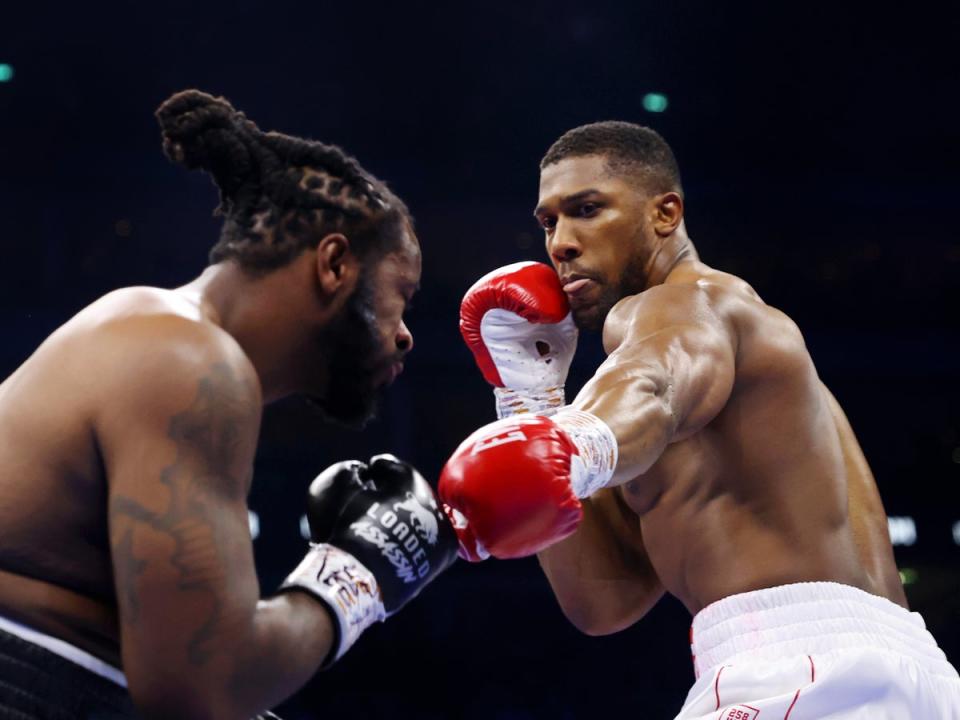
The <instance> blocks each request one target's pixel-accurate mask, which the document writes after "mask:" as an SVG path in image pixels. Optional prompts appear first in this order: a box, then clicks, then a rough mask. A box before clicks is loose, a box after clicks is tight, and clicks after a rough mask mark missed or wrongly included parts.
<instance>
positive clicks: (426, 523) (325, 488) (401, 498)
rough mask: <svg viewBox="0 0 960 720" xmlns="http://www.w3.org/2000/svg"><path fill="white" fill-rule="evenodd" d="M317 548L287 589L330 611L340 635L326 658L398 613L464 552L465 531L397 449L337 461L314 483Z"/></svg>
mask: <svg viewBox="0 0 960 720" xmlns="http://www.w3.org/2000/svg"><path fill="white" fill-rule="evenodd" d="M307 521H308V523H309V525H310V540H311V547H310V551H309V552H308V553H307V556H306V557H305V558H304V559H303V562H301V563H300V565H299V566H297V569H296V570H294V571H293V572H292V573H291V574H290V575H289V577H287V579H286V580H285V581H284V583H283V585H281V588H280V589H281V590H292V589H299V590H305V591H307V592H308V593H310V594H311V595H313V596H314V597H316V598H317V599H319V600H320V601H321V602H323V603H324V604H325V605H326V606H327V607H328V608H329V610H330V612H331V615H332V616H333V618H334V621H335V622H334V626H335V627H336V630H337V635H338V637H337V639H336V641H335V643H334V647H333V649H332V650H331V652H330V656H329V658H328V660H327V662H325V663H324V664H325V665H329V664H330V663H331V662H333V661H335V660H337V659H338V658H340V657H341V656H342V655H343V654H344V653H345V652H346V651H347V650H348V649H349V648H350V646H351V645H353V643H354V642H355V641H356V640H357V638H358V637H360V634H361V633H362V632H363V631H364V630H366V629H367V628H368V627H370V625H372V624H373V623H374V622H377V621H383V620H385V619H386V618H388V617H390V616H391V615H393V614H394V613H395V612H397V611H398V610H399V609H400V608H401V607H403V606H404V605H405V604H406V603H407V602H409V601H410V600H411V599H413V598H414V597H415V596H416V595H417V593H419V592H420V591H421V590H422V589H423V588H424V587H425V586H426V585H427V583H429V582H430V581H431V580H433V578H435V577H436V576H437V575H439V574H440V573H441V572H443V570H445V569H446V568H447V567H449V566H450V565H451V564H452V563H453V561H454V560H455V559H456V558H457V536H456V533H455V532H454V530H453V527H452V526H451V525H450V521H449V520H448V519H447V516H446V514H445V513H444V512H443V511H442V510H441V509H440V507H439V504H438V503H437V500H436V497H435V495H434V493H433V490H432V488H431V487H430V485H429V484H428V483H427V481H426V480H424V479H423V477H422V476H421V475H420V473H418V472H417V471H416V470H414V469H413V467H412V466H410V465H408V464H407V463H405V462H402V461H400V460H398V459H397V458H395V457H394V456H393V455H377V456H375V457H373V458H371V459H370V463H369V465H368V464H366V463H363V462H360V461H359V460H347V461H345V462H340V463H337V464H335V465H331V466H330V467H329V468H327V469H326V470H324V471H323V472H322V473H320V475H318V476H317V478H316V479H315V480H314V481H313V482H312V483H311V484H310V490H309V495H308V498H307Z"/></svg>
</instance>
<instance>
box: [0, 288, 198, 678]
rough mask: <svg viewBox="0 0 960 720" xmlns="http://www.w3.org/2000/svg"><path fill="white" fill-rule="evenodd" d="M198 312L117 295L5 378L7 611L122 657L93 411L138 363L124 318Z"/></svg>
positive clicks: (0, 498) (165, 295) (2, 492)
mask: <svg viewBox="0 0 960 720" xmlns="http://www.w3.org/2000/svg"><path fill="white" fill-rule="evenodd" d="M193 314H194V315H196V309H195V306H193ZM190 315H191V304H190V303H187V302H185V301H184V300H183V299H182V298H181V297H179V296H178V295H177V294H175V293H173V292H171V291H163V290H156V289H152V288H130V289H126V290H121V291H117V292H115V293H111V294H110V295H107V296H105V297H104V298H102V299H100V300H99V301H97V302H96V303H94V304H93V305H91V306H89V307H87V308H86V309H84V310H83V311H81V312H80V313H79V314H78V315H76V316H75V317H74V318H72V319H71V320H70V321H68V322H67V323H66V324H64V325H63V326H62V327H60V328H59V329H58V330H57V331H55V332H54V333H53V334H52V335H51V336H50V337H49V338H47V340H46V341H45V342H44V343H43V344H42V345H41V346H40V347H39V348H38V349H37V350H36V352H34V354H33V355H32V356H31V357H30V358H29V359H28V360H27V361H26V362H24V363H23V365H21V366H20V367H19V368H18V369H17V370H16V371H15V372H14V373H13V374H12V375H11V376H10V377H9V378H7V379H6V380H5V381H4V382H3V383H2V384H0V615H3V616H7V617H10V618H11V619H15V620H18V621H20V622H23V623H26V624H28V625H30V626H33V627H35V628H36V629H38V630H41V631H43V632H47V633H49V634H52V635H55V636H57V637H61V638H63V639H65V640H68V641H69V642H72V643H73V644H75V645H78V646H80V647H82V648H84V649H86V650H88V651H90V652H92V653H94V654H96V655H99V656H101V657H104V658H105V659H107V660H110V661H112V662H114V663H117V662H118V657H117V655H116V653H117V650H118V647H117V646H118V639H117V638H118V631H117V627H116V602H115V599H114V587H113V572H112V568H111V561H110V551H109V540H108V532H107V483H106V477H105V474H104V468H103V460H102V458H101V456H100V453H99V450H98V446H97V439H96V435H95V430H94V418H95V416H96V415H97V414H98V413H102V412H104V411H107V412H109V402H110V397H111V393H112V392H119V391H122V388H119V387H114V381H113V378H114V377H115V376H116V374H117V373H115V372H114V371H116V370H117V369H118V368H119V366H120V365H121V364H123V363H124V362H126V361H127V360H125V358H124V357H123V354H122V353H119V352H117V351H116V348H115V347H114V344H113V342H112V340H113V339H114V338H116V337H117V336H118V334H123V333H124V332H126V331H125V330H124V328H123V326H124V325H128V326H132V325H141V326H143V325H149V324H156V323H158V322H162V321H163V318H164V317H175V318H181V319H182V318H184V317H187V318H189V316H190ZM193 319H196V318H193ZM164 341H165V338H164V337H163V335H161V334H157V336H156V337H155V342H157V343H161V342H164Z"/></svg>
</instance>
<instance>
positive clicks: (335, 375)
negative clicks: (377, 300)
mask: <svg viewBox="0 0 960 720" xmlns="http://www.w3.org/2000/svg"><path fill="white" fill-rule="evenodd" d="M378 338H379V332H378V329H377V322H376V312H375V310H374V307H373V288H372V285H371V283H370V282H369V280H368V279H367V278H366V277H365V276H361V277H360V279H359V281H358V283H357V287H356V289H355V290H354V291H353V294H352V295H351V296H350V297H349V298H348V299H347V302H346V304H345V305H344V308H343V310H342V311H341V312H340V314H339V315H338V316H337V318H336V319H335V320H334V321H333V322H331V323H330V324H329V325H327V326H326V327H325V328H324V329H323V330H322V332H321V334H320V338H319V341H320V343H321V344H322V345H323V347H324V348H325V351H326V355H327V358H328V360H327V371H328V381H327V390H326V393H324V395H323V397H316V396H314V397H311V398H309V400H310V402H311V404H312V405H313V406H314V407H316V408H317V409H318V410H320V412H321V414H323V416H324V417H325V418H326V419H328V420H330V421H332V422H334V423H336V424H338V425H343V426H345V427H348V428H351V429H354V430H359V429H361V428H363V427H364V426H365V425H366V424H367V423H368V422H370V420H372V419H373V418H374V417H376V411H377V404H378V400H379V397H380V388H378V387H377V376H378V374H379V372H380V371H381V370H382V368H383V363H377V362H376V359H377V358H378V357H379V355H380V354H381V352H382V350H381V347H380V343H379V341H378Z"/></svg>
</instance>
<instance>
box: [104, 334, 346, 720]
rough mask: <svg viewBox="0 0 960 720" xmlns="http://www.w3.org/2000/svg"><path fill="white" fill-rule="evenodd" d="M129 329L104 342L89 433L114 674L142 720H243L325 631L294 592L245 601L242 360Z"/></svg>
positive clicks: (249, 409)
mask: <svg viewBox="0 0 960 720" xmlns="http://www.w3.org/2000/svg"><path fill="white" fill-rule="evenodd" d="M170 323H172V325H173V327H170V326H169V325H170ZM149 329H150V328H148V330H149ZM141 332H142V330H141V329H136V330H133V331H130V332H127V333H123V334H122V337H121V338H120V339H119V340H118V341H117V348H116V349H117V350H118V351H120V352H118V353H117V355H118V356H119V357H122V358H123V360H122V361H121V362H122V363H123V365H122V367H118V368H117V371H116V377H115V378H114V379H112V380H111V385H112V389H113V391H114V392H113V394H112V397H111V400H110V404H109V405H108V406H106V407H105V408H104V410H103V412H102V413H101V416H100V417H99V418H98V419H97V420H96V428H95V431H96V434H97V439H98V442H99V444H100V447H101V449H102V452H103V457H104V463H105V465H106V471H107V477H108V483H109V517H110V520H109V522H110V542H111V552H112V559H113V566H114V575H115V586H116V594H117V601H118V606H119V611H120V621H121V622H120V630H121V639H122V654H123V667H124V671H125V672H126V674H127V679H128V682H129V686H130V691H131V694H132V696H133V698H134V701H135V702H136V704H137V706H138V708H139V710H140V712H141V713H142V714H143V715H144V717H155V718H161V717H164V718H165V717H180V718H193V717H197V718H200V717H203V718H240V717H249V716H251V715H253V714H255V713H256V712H259V711H260V710H263V709H265V708H267V707H270V706H272V705H274V704H276V703H277V702H279V701H280V700H282V699H283V698H284V697H286V696H287V695H289V694H290V693H292V692H293V691H295V690H296V689H297V688H298V687H299V686H300V685H301V684H302V683H304V682H305V681H306V680H307V679H309V677H310V676H311V675H312V674H313V673H314V671H315V670H316V668H317V667H318V666H319V664H320V663H321V662H322V661H323V658H324V657H325V656H326V654H327V652H328V651H329V649H330V646H331V644H332V626H331V624H330V619H329V616H328V614H327V612H326V610H324V609H323V608H322V607H321V606H320V605H319V604H318V603H316V602H315V601H313V600H312V599H311V598H309V597H307V596H305V595H301V594H299V593H292V594H289V595H285V596H283V597H279V598H276V599H273V600H268V601H259V587H258V584H257V578H256V574H255V570H254V564H253V552H252V544H251V541H250V535H249V529H248V524H247V522H248V521H247V505H246V496H247V491H248V489H249V483H250V479H251V474H252V461H253V455H254V450H255V447H256V441H257V433H258V429H259V418H260V406H261V400H260V394H259V386H258V384H257V380H256V377H255V374H254V372H253V369H252V367H251V366H250V365H249V362H248V361H247V360H246V358H245V357H244V356H243V355H242V353H241V352H240V350H239V348H237V347H236V346H235V345H233V344H232V341H229V340H228V339H226V338H225V337H220V336H218V335H217V333H218V332H219V331H215V330H213V329H204V328H199V329H198V328H195V327H190V326H188V325H187V324H186V321H179V320H177V321H170V322H169V323H168V325H167V326H164V327H156V328H152V334H153V337H152V339H150V338H143V337H140V336H139V334H140V333H141ZM158 337H159V338H163V341H162V342H163V344H162V345H160V342H158V340H157V338H158ZM141 347H145V348H146V350H143V351H142V350H141V349H140V348H141Z"/></svg>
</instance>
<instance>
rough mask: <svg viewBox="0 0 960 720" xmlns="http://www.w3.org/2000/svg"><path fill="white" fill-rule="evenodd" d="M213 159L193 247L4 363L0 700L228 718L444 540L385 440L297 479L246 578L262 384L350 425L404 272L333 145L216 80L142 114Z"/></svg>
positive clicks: (359, 181)
mask: <svg viewBox="0 0 960 720" xmlns="http://www.w3.org/2000/svg"><path fill="white" fill-rule="evenodd" d="M157 118H158V120H159V122H160V126H161V131H162V135H163V146H164V150H165V151H166V153H167V155H168V157H169V158H170V159H171V160H173V161H174V162H176V163H178V164H180V165H183V166H184V167H186V168H189V169H199V170H202V171H204V172H207V173H209V175H210V176H211V177H212V178H213V180H214V183H215V184H216V186H217V188H218V190H219V192H220V205H219V208H218V212H219V213H220V214H222V216H223V228H222V231H221V235H220V239H219V241H218V242H217V243H216V244H215V245H214V247H213V249H212V251H211V253H210V263H211V264H210V266H209V267H208V268H206V270H204V272H203V273H202V274H201V275H200V276H199V277H198V278H196V279H195V280H193V281H192V282H189V283H188V284H186V285H184V286H182V287H179V288H176V289H173V290H165V289H159V288H147V287H136V288H125V289H121V290H117V291H115V292H112V293H110V294H108V295H106V296H104V297H102V298H100V299H99V300H97V301H96V302H94V303H93V304H92V305H90V306H89V307H87V308H85V309H83V310H81V311H80V312H79V313H78V314H77V315H76V316H75V317H73V318H72V319H70V320H69V321H67V322H66V323H65V324H64V325H63V326H62V327H60V328H59V329H58V330H57V331H55V332H54V333H53V334H52V335H51V336H50V337H49V338H48V339H47V341H46V342H44V343H43V344H42V345H41V346H40V348H38V350H37V351H36V352H35V353H34V354H33V355H32V356H31V357H30V358H29V359H27V360H26V361H25V362H24V363H23V365H21V366H20V368H18V369H17V370H16V371H15V372H14V374H13V375H12V376H11V377H10V378H8V379H7V380H6V381H5V382H3V384H2V385H0V668H2V671H3V679H4V682H3V683H0V715H3V716H4V717H7V716H10V717H17V718H68V717H69V718H73V717H76V718H93V717H96V718H100V719H108V718H127V717H133V716H134V715H136V716H138V717H145V718H173V717H176V718H249V717H251V716H252V715H254V714H256V713H259V712H263V711H264V710H266V709H267V708H269V707H271V706H273V705H275V704H276V703H278V702H280V701H281V700H283V699H284V698H286V697H287V696H289V695H290V694H291V693H293V692H294V691H295V690H296V689H297V688H299V687H300V686H301V685H302V684H303V683H304V682H306V681H307V680H308V679H309V678H310V677H311V676H312V675H313V674H314V673H315V672H316V670H317V669H318V668H319V667H321V666H324V665H326V664H329V663H331V662H333V661H335V660H336V659H337V658H339V657H340V656H341V655H342V654H343V653H344V652H346V650H347V649H348V648H349V647H350V646H351V644H352V643H353V642H354V641H356V639H357V638H358V637H359V635H360V634H361V633H362V632H363V631H364V630H365V629H366V628H367V627H369V626H370V625H371V624H372V623H374V622H376V621H381V620H384V619H385V618H386V617H388V616H390V615H391V614H393V613H394V612H396V611H397V610H399V609H400V607H402V606H403V605H404V604H405V603H406V602H408V601H409V600H410V599H412V598H413V597H414V596H415V595H416V594H417V593H418V592H419V591H420V590H421V589H422V588H423V587H424V586H425V585H426V584H427V583H428V582H429V581H430V580H432V579H433V578H434V577H436V575H437V574H438V573H440V572H441V571H442V570H444V569H445V568H446V567H447V566H448V565H449V564H450V563H451V562H452V561H453V559H454V558H455V556H456V536H455V533H454V531H453V529H452V528H451V526H450V524H449V522H448V521H447V519H446V516H445V515H444V514H443V513H442V512H441V511H440V509H439V508H438V505H437V502H436V500H435V498H434V495H433V491H432V490H431V488H430V486H429V485H428V484H427V483H426V481H425V480H424V479H423V478H422V477H421V476H420V475H419V473H417V472H416V470H414V469H413V468H412V467H411V466H409V465H407V464H406V463H403V462H401V461H400V460H398V459H396V458H394V457H393V456H390V455H379V456H376V457H374V458H372V459H371V460H370V461H369V462H360V461H356V460H352V461H346V462H341V463H337V464H335V465H333V466H332V467H331V468H329V469H328V470H326V471H325V472H323V473H321V474H320V475H319V476H318V477H317V479H316V480H315V481H314V482H313V484H311V486H310V491H309V495H308V501H307V517H308V519H309V521H310V532H311V540H312V541H313V542H312V544H311V546H310V548H309V550H308V552H307V553H306V556H305V558H304V560H303V562H302V563H301V564H300V565H299V566H298V567H297V568H296V569H295V570H294V571H293V572H292V573H291V574H290V575H289V577H288V578H287V580H286V581H285V582H284V583H283V585H282V586H281V588H280V591H279V592H278V593H277V594H275V595H274V596H272V597H268V598H264V599H261V598H260V591H259V587H258V584H257V578H256V573H255V570H254V565H253V552H252V547H251V542H250V535H249V528H248V508H247V503H246V498H247V495H248V493H249V489H250V483H251V481H252V468H253V457H254V453H255V450H256V442H257V436H258V430H259V424H260V416H261V409H262V405H263V404H264V403H265V402H269V401H271V400H274V399H277V398H281V397H284V396H286V395H290V394H293V393H296V394H302V395H305V396H307V397H308V398H310V399H311V400H312V401H313V402H314V403H315V404H316V405H317V406H318V407H319V408H320V409H321V410H322V411H323V412H324V413H325V414H326V415H327V416H328V417H330V418H331V419H333V420H336V421H339V422H343V423H345V424H348V425H351V426H361V425H363V424H364V423H365V422H366V420H367V419H368V418H370V417H371V415H372V413H373V411H374V408H375V404H376V402H375V401H376V397H377V395H378V393H379V392H380V391H381V390H382V389H383V388H384V387H385V386H387V385H389V384H390V383H391V382H392V381H393V380H395V379H396V377H397V376H398V375H399V374H400V372H401V371H402V369H403V360H404V358H405V356H406V354H407V353H408V352H409V351H410V350H411V349H412V347H413V336H412V334H411V333H410V330H409V329H408V328H407V326H406V324H405V322H404V320H403V315H404V312H405V310H406V307H407V305H408V303H409V302H410V299H411V296H412V295H413V293H414V292H415V291H416V289H417V287H418V283H419V277H420V249H419V244H418V241H417V238H416V235H415V234H414V230H413V225H412V221H411V218H410V214H409V212H408V210H407V208H406V207H405V206H404V204H403V203H402V202H401V201H400V199H399V198H397V196H396V195H395V194H394V193H392V192H391V191H390V190H389V189H388V188H387V187H386V186H385V185H384V183H382V182H381V181H379V180H378V179H376V178H375V177H374V176H372V175H371V174H370V173H368V172H367V171H365V170H364V169H363V168H362V167H361V166H360V165H359V164H358V163H357V161H356V160H354V159H353V158H351V157H349V156H347V155H346V154H344V152H343V151H342V150H340V149H339V148H337V147H334V146H330V145H324V144H322V143H319V142H313V141H307V140H302V139H299V138H294V137H289V136H286V135H281V134H279V133H274V132H266V133H265V132H262V131H261V130H260V129H259V128H257V126H256V125H255V124H254V123H253V122H251V121H250V120H248V119H247V118H246V117H245V116H244V115H243V114H242V113H240V112H238V111H236V110H235V109H234V108H233V107H232V106H231V105H230V103H228V102H227V101H226V100H225V99H223V98H216V97H213V96H211V95H207V94H205V93H201V92H198V91H196V90H188V91H185V92H181V93H177V94H176V95H174V96H173V97H171V98H170V99H168V100H167V101H166V102H164V103H163V104H162V105H161V106H160V108H159V110H158V111H157Z"/></svg>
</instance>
